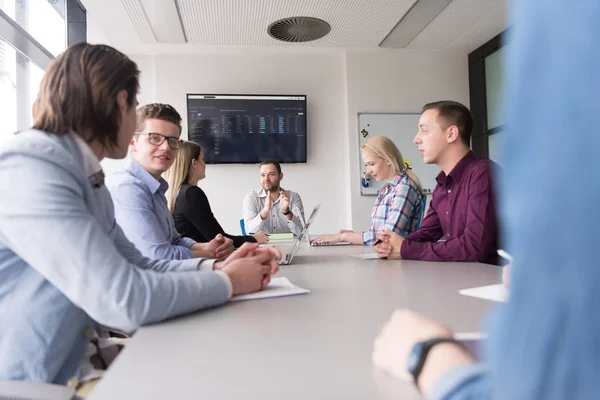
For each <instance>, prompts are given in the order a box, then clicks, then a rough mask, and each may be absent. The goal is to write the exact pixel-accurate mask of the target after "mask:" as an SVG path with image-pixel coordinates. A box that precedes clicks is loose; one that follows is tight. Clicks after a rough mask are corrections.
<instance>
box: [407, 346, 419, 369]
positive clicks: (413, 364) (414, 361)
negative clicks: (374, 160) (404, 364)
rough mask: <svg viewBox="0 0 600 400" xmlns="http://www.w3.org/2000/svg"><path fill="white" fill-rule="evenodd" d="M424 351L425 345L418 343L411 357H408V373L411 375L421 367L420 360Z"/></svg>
mask: <svg viewBox="0 0 600 400" xmlns="http://www.w3.org/2000/svg"><path fill="white" fill-rule="evenodd" d="M422 351H423V345H422V344H421V343H417V344H415V345H414V346H413V348H412V350H411V352H410V355H409V356H408V372H410V373H411V374H412V373H413V372H414V370H415V369H416V368H417V366H418V365H419V359H420V358H421V353H422Z"/></svg>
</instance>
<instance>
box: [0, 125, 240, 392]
mask: <svg viewBox="0 0 600 400" xmlns="http://www.w3.org/2000/svg"><path fill="white" fill-rule="evenodd" d="M0 182H1V184H0V327H1V328H0V380H10V379H19V380H33V381H44V382H53V383H59V384H64V383H66V382H67V381H69V380H70V379H71V378H78V376H79V373H80V367H81V363H82V360H83V358H84V355H85V352H86V349H87V344H88V340H89V339H88V337H89V336H90V334H89V333H90V329H96V328H98V324H102V325H105V326H109V327H113V328H117V329H121V330H124V331H133V330H135V329H137V328H138V327H139V326H140V325H143V324H149V323H152V322H157V321H161V320H164V319H166V318H170V317H174V316H176V315H180V314H185V313H189V312H193V311H196V310H199V309H202V308H207V307H212V306H216V305H219V304H222V303H225V302H226V301H227V300H228V297H229V290H230V289H229V288H228V286H227V284H226V282H225V281H224V280H223V279H222V277H221V276H220V275H219V274H218V273H216V272H212V271H198V263H199V260H198V259H191V260H183V261H156V260H151V259H148V258H145V257H143V256H142V255H141V254H140V252H139V251H138V250H136V248H135V247H134V246H133V245H132V244H131V242H130V241H129V240H127V238H126V237H125V235H124V234H123V231H122V230H121V228H120V227H119V226H118V225H117V224H116V222H115V218H114V209H113V203H112V200H111V198H110V194H109V192H108V190H107V189H106V187H105V186H101V187H99V188H94V187H92V185H91V184H90V182H89V180H88V177H87V176H86V175H85V173H84V171H83V167H82V156H81V154H80V152H79V150H78V148H77V145H76V143H75V140H74V138H73V137H71V135H64V136H62V137H57V136H55V135H50V134H47V133H45V132H40V131H33V130H30V131H26V132H21V133H19V134H17V135H15V137H14V138H13V139H12V140H11V141H9V142H7V143H5V145H3V146H2V148H0Z"/></svg>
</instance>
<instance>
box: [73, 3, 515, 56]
mask: <svg viewBox="0 0 600 400" xmlns="http://www.w3.org/2000/svg"><path fill="white" fill-rule="evenodd" d="M506 3H507V2H506V0H83V4H84V5H85V7H86V8H87V10H88V36H90V38H89V39H90V41H104V42H107V43H109V44H111V45H113V46H115V47H118V48H119V49H121V50H123V51H126V52H129V53H150V54H160V53H173V52H179V51H181V52H189V51H190V49H195V50H201V49H203V48H214V47H221V48H222V47H230V48H234V47H261V48H278V49H280V50H283V49H284V48H292V49H298V48H306V49H325V50H326V49H344V50H352V49H378V48H390V49H401V48H407V49H428V50H453V51H460V52H464V53H468V52H470V51H472V50H474V49H475V48H477V47H478V46H480V45H481V44H483V43H485V42H486V41H488V40H489V39H491V38H492V37H494V36H496V35H497V34H498V33H500V32H501V31H502V30H504V29H505V28H506V26H507V22H506V21H507V16H506V14H507V13H506V7H507V4H506ZM151 7H153V8H154V9H155V10H158V11H159V12H158V13H157V12H153V11H152V10H151V9H150V8H151ZM293 16H304V17H314V18H319V19H322V20H325V21H326V22H328V23H329V24H330V25H331V32H330V33H329V34H328V35H327V36H325V37H324V38H322V39H318V40H315V41H311V42H305V43H286V42H281V41H277V40H275V39H273V38H271V37H270V36H269V35H268V33H267V27H268V26H269V25H270V24H271V23H272V22H274V21H276V20H278V19H281V18H286V17H293ZM165 30H166V33H167V35H165ZM175 31H177V32H183V35H179V36H177V35H175V36H173V35H168V33H169V32H175ZM172 37H175V38H176V39H172Z"/></svg>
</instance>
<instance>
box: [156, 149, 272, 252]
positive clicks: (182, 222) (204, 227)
mask: <svg viewBox="0 0 600 400" xmlns="http://www.w3.org/2000/svg"><path fill="white" fill-rule="evenodd" d="M205 176H206V164H205V163H204V157H203V156H202V151H201V148H200V146H199V145H198V144H196V143H194V142H183V143H182V145H181V147H180V149H179V152H178V153H177V155H176V157H175V162H174V163H173V166H172V167H171V168H169V170H167V172H165V173H164V174H163V178H164V179H165V180H166V181H167V182H168V183H169V190H168V191H167V193H166V195H167V201H168V204H169V210H170V211H171V213H172V214H173V220H174V221H175V228H176V229H177V231H178V232H179V233H180V234H181V235H182V236H184V237H189V238H192V239H194V240H195V241H196V242H199V243H204V242H209V241H210V240H211V239H212V238H214V237H215V236H217V235H218V234H219V233H220V234H221V235H223V236H225V237H228V238H230V239H231V240H233V245H234V246H235V247H240V246H241V245H242V244H243V243H245V242H258V243H261V244H263V243H267V242H268V241H269V239H268V237H267V235H266V234H265V233H264V232H258V233H256V234H254V235H251V236H233V235H228V234H227V233H225V231H224V230H223V228H222V227H221V225H220V224H219V222H218V221H217V220H216V218H215V216H214V215H213V213H212V210H211V208H210V203H209V202H208V197H206V194H205V193H204V191H203V190H202V189H200V188H199V187H198V186H197V185H198V182H199V181H200V180H202V179H204V178H205Z"/></svg>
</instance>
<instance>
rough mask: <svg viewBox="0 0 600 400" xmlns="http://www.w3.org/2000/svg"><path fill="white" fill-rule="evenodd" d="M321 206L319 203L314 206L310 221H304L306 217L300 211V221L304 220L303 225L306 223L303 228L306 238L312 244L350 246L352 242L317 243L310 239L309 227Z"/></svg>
mask: <svg viewBox="0 0 600 400" xmlns="http://www.w3.org/2000/svg"><path fill="white" fill-rule="evenodd" d="M320 208H321V205H320V204H317V205H316V206H315V208H313V210H312V213H310V217H308V221H306V222H304V219H303V217H302V213H298V214H299V218H300V221H302V223H303V225H304V229H303V230H302V234H303V235H306V238H307V239H308V242H309V243H310V245H311V246H349V245H351V244H352V243H350V242H323V243H316V242H314V241H312V240H311V239H310V233H309V232H308V228H310V225H311V224H312V223H313V221H314V220H315V218H316V216H317V213H318V212H319V209H320Z"/></svg>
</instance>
